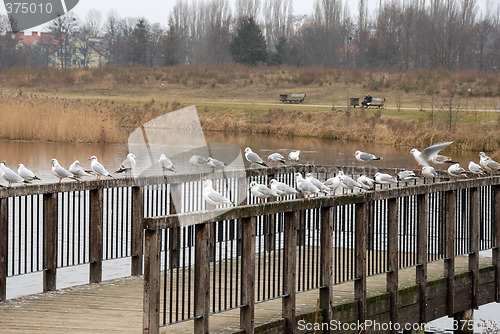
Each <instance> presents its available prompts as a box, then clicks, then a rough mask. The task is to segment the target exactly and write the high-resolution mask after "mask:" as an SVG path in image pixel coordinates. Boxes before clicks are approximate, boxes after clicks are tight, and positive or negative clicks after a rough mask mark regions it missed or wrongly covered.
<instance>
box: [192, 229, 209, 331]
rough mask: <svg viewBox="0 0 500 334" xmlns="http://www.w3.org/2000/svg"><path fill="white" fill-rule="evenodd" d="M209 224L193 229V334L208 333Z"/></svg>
mask: <svg viewBox="0 0 500 334" xmlns="http://www.w3.org/2000/svg"><path fill="white" fill-rule="evenodd" d="M211 229H212V228H211V224H208V223H207V224H198V225H196V228H195V238H196V247H195V254H194V256H195V272H194V276H195V287H194V296H195V301H194V315H195V319H194V333H195V334H201V333H208V332H209V328H208V315H209V313H210V230H211Z"/></svg>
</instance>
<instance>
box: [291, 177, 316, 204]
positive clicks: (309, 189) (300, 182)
mask: <svg viewBox="0 0 500 334" xmlns="http://www.w3.org/2000/svg"><path fill="white" fill-rule="evenodd" d="M294 179H295V180H297V189H299V190H300V191H301V192H302V193H304V195H305V196H304V198H303V199H306V198H308V195H311V194H317V193H319V189H318V188H317V187H316V186H315V185H314V184H312V183H311V182H309V181H307V180H306V179H304V178H303V177H302V174H300V173H295V176H294Z"/></svg>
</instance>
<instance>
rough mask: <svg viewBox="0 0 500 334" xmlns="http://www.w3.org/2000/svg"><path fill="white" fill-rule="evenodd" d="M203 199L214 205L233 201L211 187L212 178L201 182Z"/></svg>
mask: <svg viewBox="0 0 500 334" xmlns="http://www.w3.org/2000/svg"><path fill="white" fill-rule="evenodd" d="M203 199H204V200H205V201H206V202H207V203H209V204H212V205H214V206H216V205H219V204H231V205H233V202H231V201H230V200H229V199H227V198H226V197H224V196H222V195H221V194H220V193H218V192H217V191H215V190H214V188H213V187H212V180H210V179H207V180H205V181H204V182H203Z"/></svg>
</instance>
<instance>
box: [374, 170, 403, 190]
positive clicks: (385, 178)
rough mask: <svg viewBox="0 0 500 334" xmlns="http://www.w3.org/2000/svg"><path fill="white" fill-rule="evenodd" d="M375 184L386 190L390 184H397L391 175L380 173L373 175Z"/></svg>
mask: <svg viewBox="0 0 500 334" xmlns="http://www.w3.org/2000/svg"><path fill="white" fill-rule="evenodd" d="M375 182H377V183H380V184H382V185H383V186H384V188H386V189H387V188H389V186H390V185H391V184H396V183H398V181H396V180H395V179H394V177H393V176H392V175H390V174H386V173H380V172H378V173H376V174H375Z"/></svg>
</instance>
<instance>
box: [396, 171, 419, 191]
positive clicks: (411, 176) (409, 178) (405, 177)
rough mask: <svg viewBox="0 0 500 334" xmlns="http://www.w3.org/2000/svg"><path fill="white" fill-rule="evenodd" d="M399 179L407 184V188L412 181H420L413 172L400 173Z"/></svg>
mask: <svg viewBox="0 0 500 334" xmlns="http://www.w3.org/2000/svg"><path fill="white" fill-rule="evenodd" d="M398 179H399V180H400V181H403V182H404V183H405V187H407V186H408V182H410V181H412V180H416V179H418V177H417V175H415V172H414V171H412V170H403V171H401V172H399V173H398Z"/></svg>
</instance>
